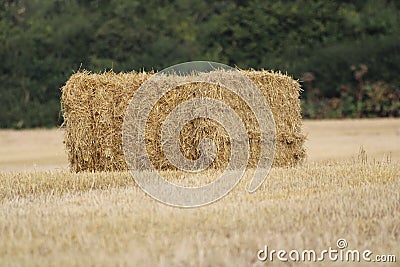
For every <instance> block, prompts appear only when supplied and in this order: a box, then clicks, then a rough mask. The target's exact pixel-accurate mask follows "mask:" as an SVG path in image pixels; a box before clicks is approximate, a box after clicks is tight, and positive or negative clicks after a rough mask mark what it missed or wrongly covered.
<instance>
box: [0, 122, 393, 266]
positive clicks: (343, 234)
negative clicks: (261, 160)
mask: <svg viewBox="0 0 400 267" xmlns="http://www.w3.org/2000/svg"><path fill="white" fill-rule="evenodd" d="M304 124H305V125H304V129H305V132H306V133H307V134H308V140H307V142H306V146H307V148H308V155H309V157H308V159H307V161H306V162H305V163H304V164H303V165H302V166H299V167H297V168H275V169H272V171H271V173H270V175H269V177H268V178H267V180H266V182H265V183H264V185H263V186H262V188H260V189H259V190H258V191H257V192H256V193H254V194H248V193H247V192H246V191H245V186H246V183H247V182H248V181H249V178H248V177H244V179H243V180H242V182H241V183H240V184H239V186H237V187H236V188H235V189H234V190H233V191H232V192H231V193H230V194H228V196H226V197H225V198H223V199H222V200H220V201H218V202H216V203H214V204H212V205H209V206H205V207H202V208H197V209H179V208H173V207H169V206H166V205H163V204H161V203H159V202H157V201H155V200H153V199H152V198H150V197H149V196H147V195H146V194H145V193H143V192H142V191H141V190H140V189H139V188H138V187H137V186H136V185H135V183H134V181H133V180H132V178H131V176H130V174H129V173H96V174H93V173H82V174H72V173H70V172H69V171H68V168H67V166H68V164H67V160H66V155H65V153H64V147H63V144H62V136H63V132H62V130H59V129H52V130H26V131H12V130H3V131H0V147H1V150H0V169H1V172H0V266H269V265H273V266H279V265H285V266H287V265H290V266H294V265H296V266H297V265H300V266H310V265H311V266H325V265H333V266H348V265H354V266H364V265H370V266H375V264H377V263H371V262H369V263H367V262H363V261H361V262H359V263H355V262H351V263H346V262H342V261H339V260H338V261H336V262H332V261H330V260H329V258H328V257H325V261H324V262H311V263H310V262H303V263H293V262H291V263H287V262H286V263H282V262H280V261H279V260H278V259H277V256H276V254H275V256H274V260H273V262H270V261H269V260H267V261H266V262H261V261H259V260H258V259H257V252H258V251H259V250H260V249H264V247H265V246H266V245H267V246H268V249H269V250H272V249H275V250H280V249H284V250H286V251H291V250H294V249H297V250H300V251H301V250H312V249H313V250H315V251H317V252H318V251H322V250H324V249H329V247H332V249H338V248H337V246H336V242H337V240H338V239H340V238H344V239H346V241H347V243H348V247H347V249H352V250H356V249H357V250H359V251H363V250H366V249H368V250H371V251H372V252H373V254H372V256H371V257H370V258H371V259H373V260H374V259H375V256H376V255H378V254H381V255H395V256H396V260H397V262H395V263H388V262H386V263H381V266H399V262H400V120H399V119H371V120H344V121H338V120H332V121H305V123H304ZM167 174H169V175H170V176H171V179H172V180H173V179H174V173H167Z"/></svg>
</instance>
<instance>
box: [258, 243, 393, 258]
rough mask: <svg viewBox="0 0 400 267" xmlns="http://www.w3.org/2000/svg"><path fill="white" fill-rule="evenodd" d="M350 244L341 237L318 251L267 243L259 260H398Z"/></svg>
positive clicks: (261, 251) (259, 254)
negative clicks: (352, 246)
mask: <svg viewBox="0 0 400 267" xmlns="http://www.w3.org/2000/svg"><path fill="white" fill-rule="evenodd" d="M347 247H348V244H347V241H346V239H343V238H340V239H338V240H337V242H336V247H335V248H332V247H329V248H328V249H323V250H320V251H316V250H313V249H306V250H297V249H293V250H290V251H287V250H283V249H281V250H275V249H271V250H270V249H269V248H268V246H267V245H265V246H264V248H263V249H260V250H259V251H258V252H257V259H258V260H259V261H262V262H265V261H269V262H273V261H281V262H323V261H332V262H337V261H340V262H372V263H374V262H396V260H397V259H396V255H392V254H387V255H379V254H374V253H373V252H372V251H371V250H369V249H366V250H362V251H360V250H358V249H347Z"/></svg>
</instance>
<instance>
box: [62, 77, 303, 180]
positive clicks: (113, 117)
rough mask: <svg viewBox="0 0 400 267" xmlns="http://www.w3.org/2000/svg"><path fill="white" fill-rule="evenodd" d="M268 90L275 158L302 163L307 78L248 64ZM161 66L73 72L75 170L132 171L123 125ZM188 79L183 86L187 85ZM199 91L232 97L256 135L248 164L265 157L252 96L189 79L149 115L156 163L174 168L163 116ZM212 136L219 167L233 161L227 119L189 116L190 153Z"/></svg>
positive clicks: (70, 104) (69, 111) (65, 99)
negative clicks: (164, 137)
mask: <svg viewBox="0 0 400 267" xmlns="http://www.w3.org/2000/svg"><path fill="white" fill-rule="evenodd" d="M241 72H242V73H244V74H245V75H246V76H247V77H249V78H250V79H251V80H252V81H253V82H254V83H255V84H256V85H257V86H258V87H259V88H260V89H261V91H262V93H263V94H264V96H265V98H266V100H267V102H268V104H269V106H270V109H271V112H272V114H273V116H274V119H275V125H276V151H275V158H274V163H273V166H295V165H296V164H298V163H299V162H301V161H302V160H303V159H304V158H305V156H306V153H305V149H304V146H303V145H304V140H305V136H304V134H303V133H302V131H301V126H302V121H301V112H300V100H299V93H300V86H299V83H298V82H297V81H295V80H293V79H292V78H291V77H289V76H287V75H283V74H281V73H280V72H268V71H264V70H263V71H254V70H246V71H244V70H241ZM152 75H154V73H145V72H142V73H137V72H130V73H114V72H105V73H103V74H92V73H90V72H87V71H82V72H77V73H75V74H73V75H72V76H71V77H70V79H69V80H68V81H67V82H66V84H65V85H64V86H63V87H62V88H61V90H62V105H63V114H64V120H65V122H64V124H65V140H64V142H65V145H66V149H67V153H68V158H69V162H70V168H71V171H74V172H80V171H125V170H127V165H126V162H125V158H124V154H123V148H122V125H123V120H124V117H125V112H126V107H127V106H128V104H129V100H130V99H131V98H132V97H134V93H135V91H136V90H137V89H138V88H139V87H140V86H141V85H142V84H143V83H144V82H145V81H146V80H147V79H149V78H150V77H151V76H152ZM180 87H182V88H180ZM195 97H210V98H214V99H217V100H221V101H223V102H224V103H226V104H227V105H229V106H230V107H231V108H232V109H233V110H234V111H235V113H236V114H237V115H238V116H239V117H240V118H241V119H242V121H243V122H244V124H245V126H246V130H247V131H248V137H249V141H250V159H249V163H248V166H249V167H255V166H257V162H258V159H259V153H260V149H259V145H258V144H259V142H260V141H261V140H260V132H259V129H258V124H257V120H256V118H255V116H254V114H253V113H252V112H251V109H250V108H249V107H248V106H247V104H246V103H245V102H244V101H243V100H241V99H240V98H239V97H238V96H237V95H235V94H234V93H232V92H231V91H229V90H228V89H226V88H224V87H222V86H218V85H212V84H209V83H189V84H185V85H181V86H179V87H177V88H174V89H173V90H171V91H170V92H168V93H167V94H166V95H164V96H163V97H162V98H161V99H160V100H159V101H158V102H157V104H156V105H155V106H154V108H153V109H152V111H151V113H150V116H149V118H148V120H147V127H146V149H147V151H148V154H149V158H150V159H151V162H152V163H153V165H154V167H155V168H156V169H162V170H174V169H175V167H174V166H173V165H172V164H171V163H169V161H168V159H167V158H166V157H165V155H164V152H163V149H162V145H161V129H162V127H161V126H162V123H163V121H164V120H165V119H166V117H167V116H168V114H169V112H170V111H171V110H173V109H174V108H175V107H177V106H178V105H179V104H180V103H182V102H184V101H186V100H189V99H191V98H195ZM203 138H209V139H212V140H213V141H214V143H215V145H216V148H217V155H216V159H215V161H214V162H213V163H212V165H211V167H212V168H216V169H221V168H225V167H226V165H227V162H228V160H229V157H230V153H231V152H230V151H231V150H230V149H231V148H230V144H231V143H230V140H229V136H228V134H227V132H226V130H225V129H224V127H223V126H221V125H220V124H219V123H217V122H215V121H213V120H211V119H205V118H198V119H195V120H192V121H190V122H189V123H187V124H186V125H185V126H184V128H183V129H182V131H181V135H180V136H179V144H180V147H181V151H182V153H183V154H184V155H185V156H186V157H187V158H189V159H193V160H194V159H197V158H198V157H199V153H200V151H199V148H198V145H199V142H200V141H201V140H202V139H203Z"/></svg>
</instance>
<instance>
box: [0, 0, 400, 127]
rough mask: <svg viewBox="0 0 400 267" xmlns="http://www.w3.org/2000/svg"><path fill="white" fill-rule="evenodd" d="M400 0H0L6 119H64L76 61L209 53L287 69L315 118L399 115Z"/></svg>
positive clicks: (151, 61) (166, 62) (157, 66)
mask: <svg viewBox="0 0 400 267" xmlns="http://www.w3.org/2000/svg"><path fill="white" fill-rule="evenodd" d="M399 14H400V2H399V1H395V0H392V1H390V0H377V1H373V0H356V1H350V0H340V1H325V0H312V1H305V0H286V1H284V0H275V1H266V0H251V1H239V0H223V1H213V0H198V1H186V0H146V1H144V0H131V1H126V0H0V60H1V64H0V101H1V103H0V128H8V127H13V128H28V127H52V126H55V125H59V124H60V123H61V122H62V116H61V115H60V90H59V88H60V87H61V86H62V85H63V84H64V83H65V81H66V80H67V79H68V77H69V76H70V75H71V74H72V73H73V72H74V71H77V70H79V69H87V70H90V71H93V72H102V71H104V70H110V69H113V70H114V71H116V72H119V71H131V70H136V71H139V70H143V69H144V70H153V69H154V70H161V69H163V68H165V67H168V66H171V65H173V64H176V63H180V62H186V61H191V60H209V61H216V62H221V63H224V64H227V65H230V66H237V67H239V68H243V69H247V68H254V69H273V70H281V71H282V72H287V73H288V74H290V75H292V76H294V77H295V78H296V79H300V80H301V81H302V87H303V90H304V92H303V94H302V98H303V101H302V105H303V107H302V108H303V115H304V116H305V117H307V118H326V117H328V118H329V117H371V116H399V115H400V114H399V109H400V107H399V99H400V92H399V88H400V80H399V78H398V73H400V64H399V62H400V29H399V25H400V15H399Z"/></svg>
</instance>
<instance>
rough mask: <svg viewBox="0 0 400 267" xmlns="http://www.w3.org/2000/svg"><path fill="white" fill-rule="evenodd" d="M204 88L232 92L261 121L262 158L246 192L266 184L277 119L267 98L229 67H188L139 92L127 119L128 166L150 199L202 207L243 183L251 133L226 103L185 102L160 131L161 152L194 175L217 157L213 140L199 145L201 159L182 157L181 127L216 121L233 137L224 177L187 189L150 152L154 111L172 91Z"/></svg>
mask: <svg viewBox="0 0 400 267" xmlns="http://www.w3.org/2000/svg"><path fill="white" fill-rule="evenodd" d="M200 83H207V84H210V85H212V86H219V87H222V88H225V89H226V90H228V91H229V92H230V93H233V94H234V96H235V97H238V99H240V101H243V102H244V103H245V104H246V105H247V106H248V107H249V108H250V110H251V112H252V113H253V114H254V117H255V118H256V120H257V124H258V128H259V132H260V142H259V146H260V153H259V157H258V158H259V160H258V164H257V166H256V168H255V171H254V175H253V177H252V180H251V183H250V186H249V188H248V191H249V192H250V193H252V192H255V191H256V190H257V189H258V187H260V186H261V184H262V183H263V182H264V180H265V179H266V177H267V175H268V173H269V171H270V168H271V165H272V162H273V158H274V153H275V142H276V140H275V122H274V119H273V115H272V113H271V111H270V109H269V106H268V103H267V101H266V98H265V97H264V95H263V93H262V92H261V91H260V89H259V88H258V87H257V86H256V85H255V84H254V83H253V82H252V81H251V80H250V79H249V78H248V77H247V76H246V75H244V74H243V73H241V72H240V71H239V70H237V69H234V68H231V67H229V66H226V65H223V64H220V63H215V62H208V61H195V62H187V63H182V64H178V65H175V66H172V67H169V68H167V69H164V70H163V71H161V72H158V73H157V74H155V75H153V76H152V77H151V78H150V79H148V80H147V81H145V82H144V83H143V84H142V86H141V87H140V88H139V89H138V90H137V91H135V94H134V97H133V98H132V100H131V102H130V103H129V105H128V108H127V111H126V115H125V119H124V123H123V129H122V143H123V151H124V156H125V159H126V162H127V165H128V167H129V170H130V172H131V174H132V176H133V178H134V179H135V181H136V182H137V183H138V185H139V186H140V188H141V189H142V190H144V191H145V192H146V193H148V194H149V195H150V196H151V197H153V198H155V199H157V200H159V201H161V202H162V203H165V204H168V205H172V206H177V207H199V206H203V205H207V204H209V203H212V202H214V201H216V200H218V199H220V198H222V197H223V196H225V195H226V194H228V193H229V192H230V191H231V190H232V189H233V188H234V187H235V186H236V185H237V183H238V182H239V181H240V179H241V178H242V176H243V175H244V173H245V171H246V166H247V164H248V161H249V157H250V140H249V136H248V130H247V129H246V126H245V125H246V124H245V123H244V122H243V121H242V119H241V117H240V116H238V114H237V113H236V112H235V110H234V109H233V108H232V107H231V106H229V105H228V104H227V103H225V102H224V99H223V98H222V99H214V98H212V97H206V96H203V97H194V98H190V99H187V100H186V101H183V102H182V103H180V104H178V105H177V106H176V107H174V109H173V110H170V111H169V114H168V116H167V117H166V118H165V121H164V122H163V124H162V129H161V144H162V151H163V153H164V155H165V157H166V158H167V159H168V161H169V162H170V163H171V164H172V165H173V166H175V167H176V168H177V169H178V170H181V171H185V172H191V173H201V172H202V171H204V170H206V169H207V168H208V167H210V165H211V164H212V163H213V161H214V160H215V158H216V145H215V144H214V142H213V140H211V139H207V138H205V139H203V140H201V142H200V143H199V149H200V153H201V154H200V157H199V158H198V159H196V160H192V159H188V158H186V157H185V156H184V154H183V153H182V151H181V148H180V145H179V137H180V133H181V131H182V129H183V127H184V126H185V125H186V124H188V123H190V122H191V121H193V120H195V119H199V118H202V119H210V120H213V121H215V122H217V123H218V124H219V125H221V126H222V127H223V128H224V129H225V131H226V132H227V133H228V135H229V140H230V148H231V149H230V150H231V153H230V158H229V162H228V163H227V166H226V169H225V170H224V172H223V173H222V174H221V175H220V176H219V177H218V178H217V179H215V180H214V181H213V182H212V183H209V184H207V185H204V186H201V187H184V186H179V185H175V184H173V183H171V182H169V181H167V180H165V179H164V178H163V177H162V173H161V172H159V171H158V170H157V169H156V168H155V167H154V166H153V163H152V161H151V159H150V157H149V151H147V147H146V126H147V124H148V120H149V116H150V114H151V112H152V110H153V109H154V108H156V107H158V106H157V104H158V103H159V101H160V100H161V99H163V98H164V97H165V96H166V95H167V94H169V93H171V92H174V91H173V90H176V89H177V88H178V89H179V88H184V86H185V85H187V84H192V85H194V86H196V85H197V86H198V85H199V84H200ZM200 89H201V88H200V87H199V90H200ZM175 92H176V91H175Z"/></svg>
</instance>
